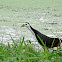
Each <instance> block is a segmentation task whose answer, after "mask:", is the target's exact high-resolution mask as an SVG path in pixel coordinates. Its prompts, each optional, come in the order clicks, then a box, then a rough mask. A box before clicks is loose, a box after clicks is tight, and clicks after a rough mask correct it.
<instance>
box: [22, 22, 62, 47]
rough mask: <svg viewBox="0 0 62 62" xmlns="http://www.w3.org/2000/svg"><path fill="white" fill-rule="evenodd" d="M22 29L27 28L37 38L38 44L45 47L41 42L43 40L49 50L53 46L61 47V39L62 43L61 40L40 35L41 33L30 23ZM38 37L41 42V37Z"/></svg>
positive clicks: (25, 24)
mask: <svg viewBox="0 0 62 62" xmlns="http://www.w3.org/2000/svg"><path fill="white" fill-rule="evenodd" d="M22 27H27V28H28V29H29V30H30V31H31V32H32V33H33V34H34V35H35V37H36V39H37V40H38V42H39V43H40V44H41V45H42V46H43V44H42V42H41V40H42V41H43V43H44V44H45V46H46V47H47V48H51V46H52V47H57V46H60V44H61V42H62V40H61V39H60V40H61V42H60V40H59V38H51V37H48V36H46V35H44V34H42V33H40V32H39V31H37V30H36V29H34V28H32V27H31V26H30V24H29V23H28V22H25V23H24V24H23V25H22ZM37 35H38V36H39V37H40V39H41V40H40V39H39V37H38V36H37ZM53 40H54V42H53ZM52 44H53V45H52Z"/></svg>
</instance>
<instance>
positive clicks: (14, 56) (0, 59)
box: [0, 37, 62, 62]
mask: <svg viewBox="0 0 62 62" xmlns="http://www.w3.org/2000/svg"><path fill="white" fill-rule="evenodd" d="M11 39H12V41H13V44H11V45H10V44H9V43H8V45H4V44H2V43H0V62H62V49H57V50H56V51H54V50H53V51H52V52H49V51H47V50H46V49H45V51H46V52H42V51H41V50H38V51H35V49H34V47H33V44H31V41H29V42H28V44H26V43H25V41H24V37H23V40H22V41H21V40H17V41H18V42H19V43H17V42H15V41H14V40H13V38H12V37H11Z"/></svg>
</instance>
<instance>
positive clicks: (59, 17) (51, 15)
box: [0, 6, 62, 44]
mask: <svg viewBox="0 0 62 62" xmlns="http://www.w3.org/2000/svg"><path fill="white" fill-rule="evenodd" d="M0 7H1V8H0V42H3V43H4V44H7V42H9V43H10V44H11V43H12V41H11V37H10V34H11V36H12V37H13V39H14V40H16V39H20V37H21V38H23V37H25V41H26V40H31V41H32V43H35V41H36V39H35V37H34V36H33V35H32V34H31V32H30V31H29V30H28V29H27V28H21V25H22V24H23V22H29V23H30V25H31V26H32V27H33V28H35V29H37V30H38V31H40V32H41V33H43V34H45V35H47V36H49V37H58V38H61V37H62V11H61V9H59V8H58V7H57V8H52V7H46V8H11V7H9V6H5V7H3V6H0ZM4 10H5V11H4Z"/></svg>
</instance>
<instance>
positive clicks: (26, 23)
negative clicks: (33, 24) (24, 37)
mask: <svg viewBox="0 0 62 62" xmlns="http://www.w3.org/2000/svg"><path fill="white" fill-rule="evenodd" d="M21 27H27V28H28V27H30V24H29V23H28V22H25V23H23V25H22V26H21Z"/></svg>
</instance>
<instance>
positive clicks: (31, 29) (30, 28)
mask: <svg viewBox="0 0 62 62" xmlns="http://www.w3.org/2000/svg"><path fill="white" fill-rule="evenodd" d="M28 29H29V30H30V31H31V33H32V34H33V35H35V33H34V31H33V28H32V27H31V26H30V27H28Z"/></svg>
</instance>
